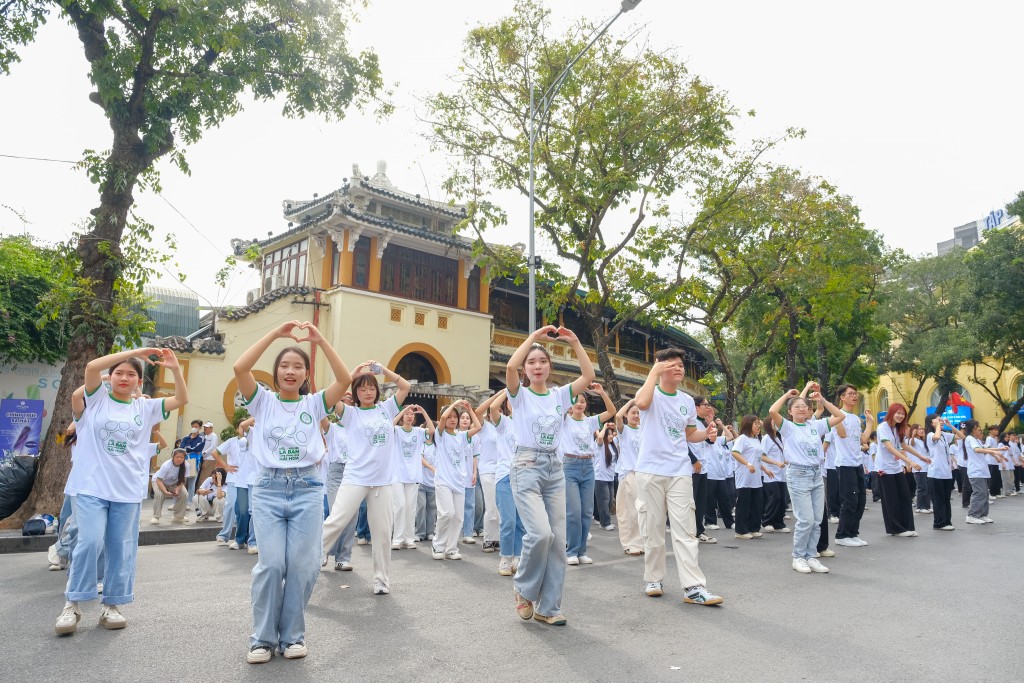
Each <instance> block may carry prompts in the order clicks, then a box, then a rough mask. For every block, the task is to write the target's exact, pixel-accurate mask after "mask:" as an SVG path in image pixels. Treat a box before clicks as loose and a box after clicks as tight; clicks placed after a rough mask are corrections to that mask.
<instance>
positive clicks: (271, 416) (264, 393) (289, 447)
mask: <svg viewBox="0 0 1024 683" xmlns="http://www.w3.org/2000/svg"><path fill="white" fill-rule="evenodd" d="M245 408H246V410H248V411H249V414H250V415H251V416H253V417H254V418H256V424H255V425H253V428H252V429H250V430H249V450H250V452H251V453H252V454H253V456H254V457H255V458H256V462H257V463H259V464H260V466H262V467H266V468H268V469H288V468H292V467H294V468H303V467H311V466H313V465H316V464H317V463H318V462H320V458H322V457H323V455H324V452H325V451H326V447H325V446H324V439H323V436H322V435H321V434H320V420H322V419H323V418H324V417H326V416H327V415H329V414H330V413H331V410H332V409H331V408H329V407H328V406H327V404H326V403H325V400H324V392H323V391H318V392H316V393H315V394H306V395H305V396H300V397H299V398H298V399H297V400H295V401H283V400H281V399H280V398H279V397H278V395H277V394H275V393H274V392H272V391H269V390H267V389H265V388H264V387H262V386H260V385H256V391H255V393H253V395H252V397H250V398H249V400H248V402H247V403H246V406H245Z"/></svg>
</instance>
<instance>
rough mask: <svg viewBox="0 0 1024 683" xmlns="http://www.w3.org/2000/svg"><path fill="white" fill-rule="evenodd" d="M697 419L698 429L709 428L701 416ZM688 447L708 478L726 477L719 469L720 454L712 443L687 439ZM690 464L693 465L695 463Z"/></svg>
mask: <svg viewBox="0 0 1024 683" xmlns="http://www.w3.org/2000/svg"><path fill="white" fill-rule="evenodd" d="M695 419H696V421H697V424H696V427H697V429H707V425H705V424H704V420H702V419H700V418H699V417H698V418H695ZM722 438H725V437H722ZM686 447H687V448H688V449H689V451H690V453H691V454H692V455H693V457H695V458H697V462H699V463H700V472H701V474H703V475H706V476H707V478H708V479H724V478H725V475H724V474H722V473H721V472H719V471H718V454H717V453H715V452H714V451H712V450H711V444H709V443H708V442H707V441H698V442H696V443H691V442H689V441H687V442H686ZM690 464H691V465H692V464H693V463H690Z"/></svg>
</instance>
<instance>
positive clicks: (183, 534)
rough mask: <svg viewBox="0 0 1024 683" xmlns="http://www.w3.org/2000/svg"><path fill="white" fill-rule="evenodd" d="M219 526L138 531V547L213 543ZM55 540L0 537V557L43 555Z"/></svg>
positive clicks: (34, 537)
mask: <svg viewBox="0 0 1024 683" xmlns="http://www.w3.org/2000/svg"><path fill="white" fill-rule="evenodd" d="M218 531H220V524H216V525H213V524H210V525H205V524H204V525H202V526H196V525H188V526H184V527H179V528H167V529H154V528H152V527H150V528H146V529H141V530H140V531H139V545H140V546H143V545H169V544H171V543H202V542H204V541H210V542H212V541H214V540H216V538H217V532H218ZM56 540H57V536H56V535H55V534H43V535H42V536H22V535H20V532H19V533H18V535H17V536H15V535H13V534H12V535H0V555H5V554H8V553H36V552H41V553H45V552H46V550H47V548H49V547H50V546H51V545H53V544H54V543H55V542H56Z"/></svg>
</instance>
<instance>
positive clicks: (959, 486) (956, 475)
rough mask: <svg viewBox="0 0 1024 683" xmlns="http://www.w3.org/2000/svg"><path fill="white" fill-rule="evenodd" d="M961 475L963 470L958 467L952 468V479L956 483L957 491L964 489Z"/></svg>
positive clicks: (960, 491) (961, 491)
mask: <svg viewBox="0 0 1024 683" xmlns="http://www.w3.org/2000/svg"><path fill="white" fill-rule="evenodd" d="M962 475H963V471H962V470H961V469H960V468H959V467H957V468H956V469H955V470H953V481H954V482H955V483H956V490H957V492H959V493H963V491H964V478H963V476H962ZM968 486H970V484H968Z"/></svg>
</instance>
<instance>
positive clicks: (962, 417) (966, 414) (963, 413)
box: [928, 405, 974, 427]
mask: <svg viewBox="0 0 1024 683" xmlns="http://www.w3.org/2000/svg"><path fill="white" fill-rule="evenodd" d="M935 408H936V406H932V407H930V408H929V409H928V417H929V418H930V417H931V416H932V415H934V414H935ZM973 417H974V410H972V409H971V407H970V406H960V412H957V413H954V412H953V406H949V405H947V406H946V409H945V410H944V411H942V418H943V419H945V420H949V423H950V424H951V425H953V426H954V427H959V426H960V425H962V424H963V423H964V422H967V421H968V420H970V419H972V418H973Z"/></svg>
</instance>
